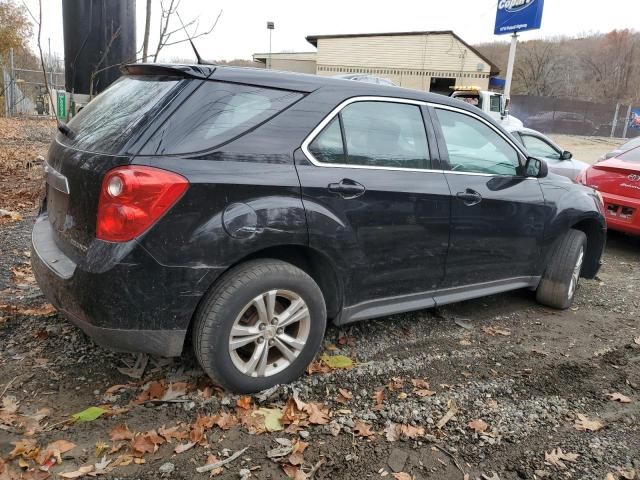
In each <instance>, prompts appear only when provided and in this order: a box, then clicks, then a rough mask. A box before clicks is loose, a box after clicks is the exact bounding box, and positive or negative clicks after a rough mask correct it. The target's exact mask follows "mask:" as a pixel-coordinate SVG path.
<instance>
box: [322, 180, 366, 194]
mask: <svg viewBox="0 0 640 480" xmlns="http://www.w3.org/2000/svg"><path fill="white" fill-rule="evenodd" d="M327 189H328V190H329V191H330V192H332V193H337V194H338V195H340V196H341V197H342V198H346V199H349V198H356V197H359V196H360V195H362V194H363V193H364V192H365V191H366V188H365V187H364V185H362V184H361V183H358V182H356V181H355V180H351V179H349V178H343V179H342V180H340V182H339V183H330V184H329V185H327Z"/></svg>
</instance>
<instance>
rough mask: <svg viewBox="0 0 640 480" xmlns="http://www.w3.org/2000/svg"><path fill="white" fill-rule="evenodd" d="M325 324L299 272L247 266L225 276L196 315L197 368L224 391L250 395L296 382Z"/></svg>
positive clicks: (318, 299)
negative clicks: (199, 365)
mask: <svg viewBox="0 0 640 480" xmlns="http://www.w3.org/2000/svg"><path fill="white" fill-rule="evenodd" d="M325 326H326V308H325V303H324V299H323V296H322V292H321V290H320V288H319V287H318V285H317V284H316V283H315V282H314V280H313V279H312V278H311V277H310V276H309V275H307V274H306V273H305V272H303V271H302V270H300V269H299V268H297V267H295V266H293V265H291V264H289V263H286V262H282V261H279V260H254V261H250V262H247V263H245V264H242V265H240V266H239V267H236V268H234V269H233V270H231V271H229V272H228V273H227V274H225V276H224V277H223V278H222V279H221V280H220V281H219V282H218V283H217V284H216V285H215V286H214V288H213V289H212V290H211V291H210V292H209V294H208V295H207V297H206V298H205V300H204V301H203V303H202V305H201V307H200V308H199V309H198V311H197V312H196V317H195V324H194V329H193V344H194V349H195V353H196V357H197V358H198V361H199V362H200V364H201V365H202V368H203V369H204V370H205V372H207V374H209V376H211V378H213V379H214V380H215V381H217V382H218V383H220V384H221V385H223V386H224V387H225V388H228V389H229V390H232V391H235V392H239V393H250V392H257V391H260V390H264V389H266V388H269V387H271V386H273V385H276V384H279V383H288V382H290V381H292V380H294V379H296V378H297V377H299V376H300V375H301V374H302V373H303V372H304V369H305V368H306V367H307V365H308V364H309V363H310V362H311V361H312V360H313V357H314V356H315V354H316V352H317V351H318V349H319V347H320V344H321V342H322V338H323V336H324V330H325Z"/></svg>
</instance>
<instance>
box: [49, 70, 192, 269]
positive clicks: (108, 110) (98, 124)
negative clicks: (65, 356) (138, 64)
mask: <svg viewBox="0 0 640 480" xmlns="http://www.w3.org/2000/svg"><path fill="white" fill-rule="evenodd" d="M179 83H180V78H179V77H174V76H167V75H127V76H124V77H122V78H120V79H119V80H118V81H117V82H115V83H114V84H113V85H111V86H110V87H109V88H108V89H107V90H105V91H104V92H103V93H102V94H100V95H99V96H98V97H96V98H95V99H94V100H93V101H92V102H90V103H89V104H88V105H87V106H86V107H85V108H84V109H82V110H81V111H80V112H79V113H78V114H77V115H76V116H75V117H74V118H73V119H72V120H71V121H70V122H69V124H68V127H69V129H70V131H71V133H69V134H64V133H58V135H57V137H56V139H55V141H54V142H53V143H52V145H51V147H50V148H49V152H48V155H47V162H46V165H45V179H46V201H45V205H44V209H46V212H47V214H48V217H49V222H50V223H51V225H52V226H53V230H54V232H55V233H54V234H55V237H56V244H57V245H58V247H59V248H60V249H61V250H62V251H63V252H64V253H65V254H66V255H68V256H69V257H71V259H72V260H74V261H75V262H78V261H79V260H80V259H82V258H84V255H85V253H86V251H87V250H88V248H89V246H90V245H91V242H92V241H93V240H94V238H95V228H96V212H97V207H98V199H99V195H100V187H101V184H102V179H103V177H104V175H105V173H106V172H107V171H109V170H111V169H112V168H114V167H117V166H121V165H127V164H129V163H130V156H129V155H127V154H125V153H124V152H126V147H127V145H128V144H129V142H131V141H132V140H134V139H135V137H136V135H138V134H139V133H140V132H141V131H143V130H144V129H145V128H146V127H147V126H148V125H149V123H150V121H151V120H152V119H153V118H154V115H155V114H156V113H157V112H158V111H159V110H160V109H161V108H162V105H164V104H166V102H167V101H168V99H169V98H170V97H171V95H172V92H174V91H175V90H177V89H176V86H177V85H178V84H179Z"/></svg>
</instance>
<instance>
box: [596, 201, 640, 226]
mask: <svg viewBox="0 0 640 480" xmlns="http://www.w3.org/2000/svg"><path fill="white" fill-rule="evenodd" d="M601 193H602V199H603V200H604V209H605V218H606V220H607V228H609V229H611V230H618V231H621V232H625V233H630V234H632V235H640V200H638V199H634V198H629V197H623V196H621V195H615V194H612V193H605V192H601ZM624 208H626V209H628V210H627V212H628V213H627V214H626V215H625V211H624V210H623V209H624ZM629 210H631V212H630V214H629Z"/></svg>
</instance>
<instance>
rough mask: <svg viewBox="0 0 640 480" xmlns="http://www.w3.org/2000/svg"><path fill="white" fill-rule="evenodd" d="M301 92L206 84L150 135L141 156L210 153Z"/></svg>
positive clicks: (290, 102) (270, 114) (260, 121)
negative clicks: (204, 151)
mask: <svg viewBox="0 0 640 480" xmlns="http://www.w3.org/2000/svg"><path fill="white" fill-rule="evenodd" d="M301 97H302V94H301V93H298V92H291V91H287V90H276V89H272V88H263V87H256V86H251V85H237V84H233V83H225V82H216V81H205V82H203V85H202V86H201V87H200V88H198V90H196V91H195V92H194V93H193V95H191V96H190V97H189V98H188V99H187V100H186V101H185V102H184V103H182V104H181V105H180V106H179V107H178V109H177V110H176V111H175V112H174V113H173V114H172V115H171V117H169V119H168V120H167V121H166V122H165V123H164V124H163V125H162V126H161V127H160V128H159V129H158V131H157V132H155V133H154V134H153V136H152V137H151V139H150V140H149V142H148V143H147V144H146V145H145V146H144V148H143V149H142V152H141V154H143V155H158V154H161V155H171V154H183V153H193V152H200V151H203V150H209V149H211V148H214V147H216V146H218V145H221V144H223V143H226V142H228V141H229V140H232V139H234V138H235V137H237V136H239V135H241V134H243V133H246V132H247V131H248V130H250V129H252V128H254V127H256V126H258V125H260V124H261V123H263V122H265V121H266V120H268V119H269V118H271V117H273V116H275V115H276V114H278V113H280V112H281V111H282V110H284V109H285V108H287V107H288V106H290V105H291V104H292V103H294V102H295V101H296V100H298V99H300V98H301Z"/></svg>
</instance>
